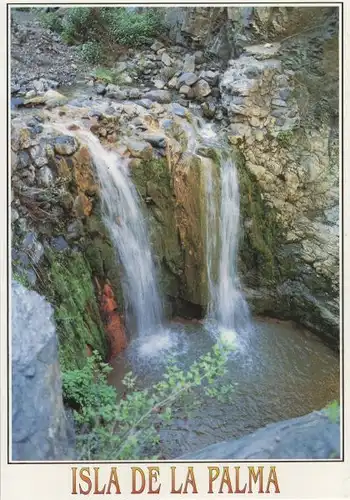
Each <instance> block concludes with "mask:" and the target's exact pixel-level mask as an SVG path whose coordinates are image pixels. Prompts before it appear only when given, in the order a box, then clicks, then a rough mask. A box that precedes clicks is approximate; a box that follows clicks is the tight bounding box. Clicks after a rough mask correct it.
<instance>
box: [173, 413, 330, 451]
mask: <svg viewBox="0 0 350 500" xmlns="http://www.w3.org/2000/svg"><path fill="white" fill-rule="evenodd" d="M179 458H180V459H181V460H205V459H210V460H215V459H222V460H224V459H225V460H226V459H237V460H250V459H271V460H276V459H285V460H288V459H294V460H296V459H310V460H317V459H331V458H333V459H334V458H340V426H339V423H338V422H332V421H331V420H330V419H329V417H328V416H327V415H326V414H325V413H324V412H313V413H310V414H309V415H305V416H303V417H298V418H294V419H292V420H285V421H283V422H278V423H276V424H270V425H267V426H266V427H263V428H262V429H259V430H257V431H256V432H254V433H253V434H249V435H247V436H244V437H241V438H239V439H235V440H232V441H225V442H222V443H217V444H214V445H211V446H207V447H206V448H203V449H202V450H199V451H197V452H194V453H189V454H188V455H184V456H182V457H179Z"/></svg>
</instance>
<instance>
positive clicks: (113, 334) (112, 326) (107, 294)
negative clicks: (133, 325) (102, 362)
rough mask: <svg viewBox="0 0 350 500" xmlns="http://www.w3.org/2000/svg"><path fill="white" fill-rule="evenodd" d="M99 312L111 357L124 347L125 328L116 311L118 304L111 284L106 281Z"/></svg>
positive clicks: (125, 342)
mask: <svg viewBox="0 0 350 500" xmlns="http://www.w3.org/2000/svg"><path fill="white" fill-rule="evenodd" d="M101 312H102V318H103V320H104V324H105V330H106V333H107V336H108V339H109V344H110V357H111V358H113V357H115V356H116V355H117V354H119V353H120V352H121V351H122V350H123V349H125V348H126V345H127V341H126V335H125V328H124V324H123V322H122V319H121V317H120V314H119V312H118V304H117V301H116V299H115V297H114V293H113V290H112V287H111V285H109V284H108V283H106V284H105V285H104V287H103V292H102V297H101Z"/></svg>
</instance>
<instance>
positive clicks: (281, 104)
mask: <svg viewBox="0 0 350 500" xmlns="http://www.w3.org/2000/svg"><path fill="white" fill-rule="evenodd" d="M271 104H272V106H278V107H280V108H286V107H287V103H286V101H283V99H272V101H271Z"/></svg>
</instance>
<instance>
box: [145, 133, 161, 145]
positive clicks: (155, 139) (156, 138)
mask: <svg viewBox="0 0 350 500" xmlns="http://www.w3.org/2000/svg"><path fill="white" fill-rule="evenodd" d="M142 139H143V140H144V141H146V142H149V143H150V144H151V145H152V146H154V147H155V148H165V146H166V137H165V136H164V135H159V134H142Z"/></svg>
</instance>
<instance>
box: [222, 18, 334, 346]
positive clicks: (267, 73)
mask: <svg viewBox="0 0 350 500" xmlns="http://www.w3.org/2000/svg"><path fill="white" fill-rule="evenodd" d="M319 36H320V35H319V34H313V35H310V40H308V41H307V42H305V41H304V43H303V44H300V47H301V50H304V51H305V54H306V55H305V57H309V59H308V68H307V70H306V68H303V66H301V65H300V62H295V61H294V60H293V62H292V61H291V60H290V59H289V56H288V50H289V49H288V47H280V45H279V44H277V43H276V44H270V45H269V46H268V47H266V46H264V45H257V46H251V47H249V48H248V49H247V51H246V53H245V54H244V55H242V56H241V57H240V58H239V59H236V60H232V61H230V64H229V67H228V69H227V70H226V72H225V73H224V75H223V76H222V78H221V81H220V90H221V95H222V103H223V105H224V106H225V108H226V110H227V113H228V116H229V118H230V121H231V136H230V137H229V139H230V141H231V142H232V144H234V145H235V147H236V148H237V149H238V150H239V151H240V160H239V162H240V168H239V170H240V184H241V193H242V199H241V208H242V212H243V213H242V216H243V219H244V222H243V224H244V227H245V232H244V237H243V244H242V248H241V262H242V264H243V265H242V268H241V269H242V275H243V276H244V280H245V284H246V285H247V287H248V288H251V289H254V294H253V295H251V296H250V297H251V302H252V303H253V305H254V306H255V309H256V311H258V312H265V313H266V312H267V313H273V314H277V315H281V316H283V317H289V318H292V319H295V320H296V321H299V322H301V323H302V324H304V325H305V326H307V327H308V328H311V329H312V330H314V331H316V332H318V333H320V334H322V335H323V336H324V337H325V338H327V339H328V340H330V341H331V342H333V344H334V341H335V342H337V339H338V333H339V259H338V248H339V225H338V224H339V223H338V221H339V215H338V205H339V177H338V155H337V151H338V142H337V141H338V130H337V107H336V106H335V107H334V106H333V104H332V99H333V92H334V93H335V94H336V93H337V85H336V84H335V87H332V84H331V80H332V79H333V82H334V81H335V82H336V81H337V76H336V74H337V64H336V63H335V64H334V66H333V67H332V65H331V64H330V63H329V61H330V60H331V58H332V57H334V60H335V61H336V60H337V59H336V58H337V56H336V50H337V45H336V41H335V44H333V45H332V43H330V42H329V38H331V37H332V28H331V27H330V28H329V32H328V36H325V37H324V39H323V45H322V41H321V42H320V39H319ZM315 39H318V40H319V43H320V44H321V48H320V49H319V53H318V54H317V53H316V54H314V53H313V52H312V51H314V50H315V49H314V47H315ZM321 40H322V38H321ZM327 40H328V41H327ZM311 47H312V49H311ZM310 52H311V53H310ZM331 54H332V55H331ZM293 64H294V68H295V69H290V67H291V66H293ZM306 71H307V72H308V83H307V84H305V85H303V87H302V89H300V81H303V80H302V79H303V77H305V72H306ZM322 71H323V72H324V77H323V81H324V94H323V95H324V100H325V103H326V104H325V107H324V109H321V107H318V108H317V109H316V107H317V106H316V105H314V104H313V101H314V100H316V99H317V95H319V94H318V92H319V91H318V90H316V89H317V85H319V84H320V76H318V75H319V73H320V72H322ZM313 72H314V73H313ZM317 72H318V74H317ZM305 103H307V104H305ZM277 269H278V271H277V273H276V272H275V271H276V270H277ZM259 288H260V294H259V293H258V294H257V293H256V292H257V290H259ZM248 296H249V293H248ZM259 296H260V300H259Z"/></svg>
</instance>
